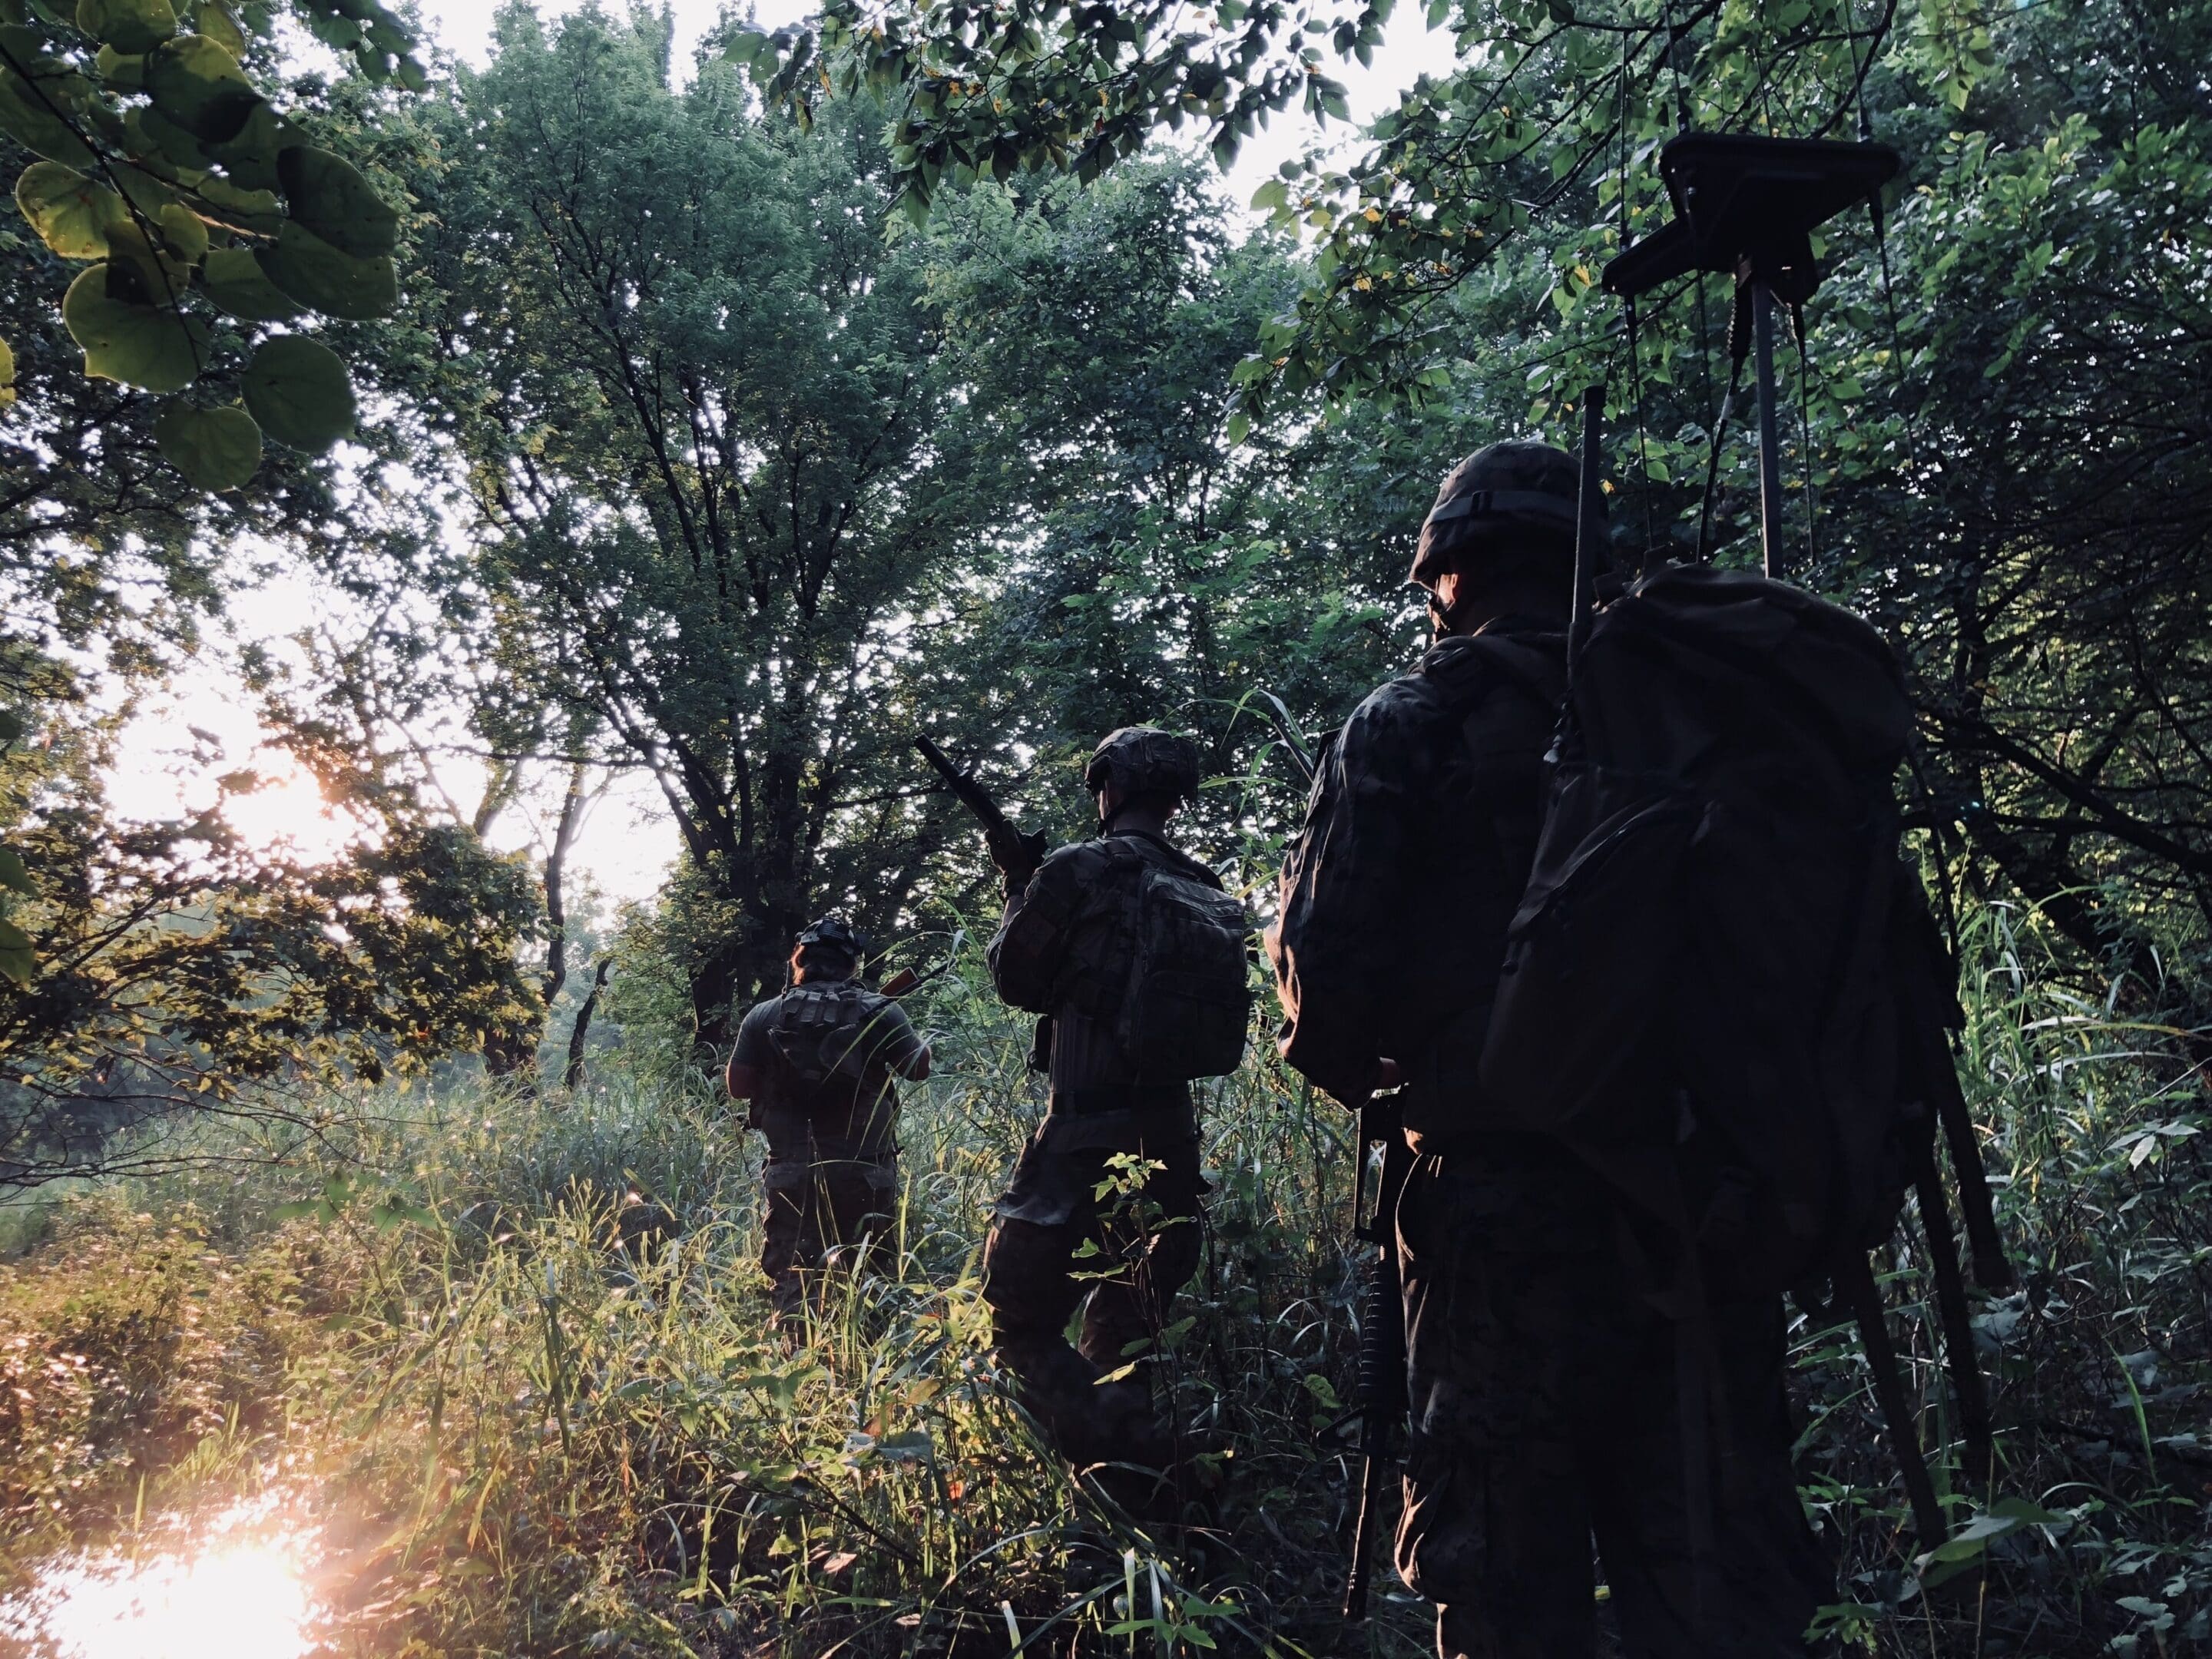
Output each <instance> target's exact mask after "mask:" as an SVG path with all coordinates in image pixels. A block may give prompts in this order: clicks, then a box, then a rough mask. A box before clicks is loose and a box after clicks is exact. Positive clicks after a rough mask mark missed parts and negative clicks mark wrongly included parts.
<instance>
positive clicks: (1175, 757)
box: [1083, 726, 1199, 800]
mask: <svg viewBox="0 0 2212 1659" xmlns="http://www.w3.org/2000/svg"><path fill="white" fill-rule="evenodd" d="M1198 778H1199V764H1198V745H1197V744H1194V743H1193V742H1192V741H1191V740H1190V739H1189V738H1181V737H1177V736H1176V734H1175V733H1174V732H1163V731H1161V730H1160V729H1159V727H1158V726H1122V727H1121V729H1119V730H1118V731H1114V732H1108V733H1107V734H1106V738H1105V740H1104V741H1103V742H1102V743H1101V744H1099V745H1098V747H1097V749H1095V750H1092V751H1091V764H1090V765H1088V766H1086V767H1085V768H1084V769H1083V787H1085V789H1088V790H1089V791H1091V793H1092V794H1094V795H1095V794H1097V793H1098V792H1099V791H1100V790H1102V789H1103V788H1104V787H1106V786H1107V785H1108V784H1109V783H1112V784H1118V785H1119V786H1121V793H1123V794H1125V795H1152V794H1159V795H1173V796H1174V797H1175V798H1176V799H1177V800H1188V799H1191V798H1192V797H1193V796H1194V795H1195V794H1197V793H1198Z"/></svg>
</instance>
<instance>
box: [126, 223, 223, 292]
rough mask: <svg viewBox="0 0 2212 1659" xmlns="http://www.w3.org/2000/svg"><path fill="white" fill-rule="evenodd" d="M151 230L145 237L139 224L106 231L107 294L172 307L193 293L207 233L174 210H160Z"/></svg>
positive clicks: (144, 225)
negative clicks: (195, 270)
mask: <svg viewBox="0 0 2212 1659" xmlns="http://www.w3.org/2000/svg"><path fill="white" fill-rule="evenodd" d="M152 230H153V234H151V235H149V234H147V224H146V222H144V221H143V220H140V219H137V218H123V219H118V220H116V221H115V222H113V223H112V224H110V225H109V226H108V228H107V269H108V272H109V282H108V290H109V293H110V294H111V295H112V296H113V297H115V298H117V299H128V300H136V301H140V302H142V303H143V304H148V305H173V304H175V303H176V302H177V301H179V300H181V299H183V298H184V296H185V291H186V290H187V289H190V288H191V283H192V267H193V266H194V265H195V264H197V263H198V262H199V258H200V256H201V255H202V254H204V253H205V252H207V227H206V226H205V225H204V224H202V223H201V222H199V219H198V217H197V216H196V215H194V214H193V213H192V212H191V210H189V209H187V208H182V207H177V206H173V205H172V206H170V207H167V208H164V209H162V210H161V218H159V219H157V220H155V221H154V222H153V223H152ZM195 232H196V233H197V234H194V233H195ZM118 277H119V278H122V279H124V280H122V281H118Z"/></svg>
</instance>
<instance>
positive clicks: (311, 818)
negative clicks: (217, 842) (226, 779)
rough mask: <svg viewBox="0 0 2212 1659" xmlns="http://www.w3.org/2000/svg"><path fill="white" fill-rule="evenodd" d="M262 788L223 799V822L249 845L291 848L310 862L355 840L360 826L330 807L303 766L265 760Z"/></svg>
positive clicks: (318, 861)
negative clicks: (282, 764) (283, 766)
mask: <svg viewBox="0 0 2212 1659" xmlns="http://www.w3.org/2000/svg"><path fill="white" fill-rule="evenodd" d="M261 766H262V779H263V781H262V783H261V786H260V787H258V788H257V789H253V790H251V791H248V792H247V793H244V794H238V795H233V796H231V797H229V799H227V800H225V801H224V802H223V806H222V816H223V818H224V820H225V821H226V822H227V823H229V825H230V827H231V828H232V829H235V830H236V831H237V832H238V834H239V836H240V838H241V839H242V840H244V841H245V842H246V844H247V845H248V846H249V847H260V848H270V849H272V850H274V849H278V848H282V849H285V850H289V852H290V853H291V854H293V855H294V856H295V857H296V858H298V859H299V860H301V861H302V862H303V863H307V864H325V863H328V862H329V861H330V860H332V859H335V858H337V856H338V855H339V854H342V853H343V852H344V851H345V850H346V848H348V847H349V846H351V845H352V844H353V842H355V841H356V839H357V838H358V836H359V833H360V832H359V830H358V829H356V827H355V826H354V825H352V824H350V823H347V822H346V821H345V820H344V819H343V818H341V817H339V816H338V815H337V814H336V813H334V812H332V811H331V809H330V804H329V803H328V802H327V801H325V799H323V792H322V789H321V787H319V785H318V784H317V783H316V782H315V780H314V777H313V775H312V774H310V773H309V772H308V771H307V769H305V768H304V767H301V766H297V765H294V766H292V767H290V768H289V769H279V763H273V762H270V761H268V760H265V759H264V761H263V762H262V763H261Z"/></svg>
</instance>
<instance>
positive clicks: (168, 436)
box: [154, 404, 261, 490]
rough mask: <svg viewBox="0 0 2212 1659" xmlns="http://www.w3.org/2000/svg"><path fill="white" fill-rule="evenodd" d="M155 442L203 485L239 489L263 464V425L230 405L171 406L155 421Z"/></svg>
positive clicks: (169, 457)
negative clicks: (221, 406) (215, 407)
mask: <svg viewBox="0 0 2212 1659" xmlns="http://www.w3.org/2000/svg"><path fill="white" fill-rule="evenodd" d="M154 442H155V446H156V447H158V448H159V449H160V450H161V454H162V456H163V457H164V458H165V459H167V461H168V463H169V465H171V466H173V467H175V468H176V469H177V471H179V472H181V473H183V474H184V475H185V477H187V478H189V479H190V480H191V482H192V483H195V484H197V485H198V486H199V487H200V488H201V489H216V490H221V489H243V488H244V487H245V486H246V483H248V482H250V481H251V480H252V477H253V474H254V471H255V469H256V468H258V467H259V466H260V465H261V428H260V427H258V425H256V424H255V423H254V419H253V417H252V416H251V415H249V414H247V413H246V411H245V410H242V409H239V408H236V407H234V406H231V407H225V408H222V409H195V408H194V407H193V406H192V405H191V404H170V405H169V406H168V407H167V409H165V410H162V411H161V416H160V418H158V419H157V420H155V422H154Z"/></svg>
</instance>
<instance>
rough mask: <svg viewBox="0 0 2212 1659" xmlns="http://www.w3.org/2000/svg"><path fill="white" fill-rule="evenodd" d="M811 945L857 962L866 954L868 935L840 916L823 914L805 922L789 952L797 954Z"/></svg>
mask: <svg viewBox="0 0 2212 1659" xmlns="http://www.w3.org/2000/svg"><path fill="white" fill-rule="evenodd" d="M813 945H820V946H821V947H823V949H825V950H829V951H836V952H838V953H839V954H840V955H842V956H848V957H851V958H852V959H853V960H854V962H856V963H857V962H859V961H860V958H861V957H864V956H866V955H867V954H868V936H867V935H866V933H862V932H861V931H860V929H859V928H857V927H854V926H853V925H852V923H850V922H848V921H846V920H845V919H844V918H843V917H842V916H823V917H821V918H819V919H818V920H817V921H810V922H808V923H807V924H806V926H805V928H804V929H803V930H802V931H801V932H800V933H799V937H798V938H797V939H793V941H792V942H791V953H792V955H793V956H797V955H798V954H799V952H800V951H804V950H806V949H808V948H809V947H810V946H813Z"/></svg>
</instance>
